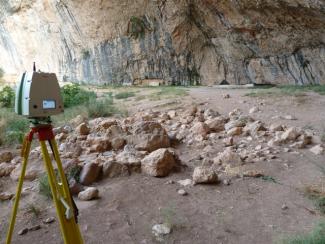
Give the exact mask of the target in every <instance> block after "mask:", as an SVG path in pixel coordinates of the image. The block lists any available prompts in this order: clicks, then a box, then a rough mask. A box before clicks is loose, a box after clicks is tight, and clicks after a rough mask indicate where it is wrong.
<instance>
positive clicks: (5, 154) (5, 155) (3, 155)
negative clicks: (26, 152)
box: [0, 151, 13, 163]
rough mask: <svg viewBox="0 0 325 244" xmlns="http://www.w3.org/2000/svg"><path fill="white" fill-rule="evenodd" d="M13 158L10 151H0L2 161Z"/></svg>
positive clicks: (0, 161)
mask: <svg viewBox="0 0 325 244" xmlns="http://www.w3.org/2000/svg"><path fill="white" fill-rule="evenodd" d="M12 159H13V155H12V153H11V152H10V151H4V152H1V153H0V163H2V162H10V161H11V160H12Z"/></svg>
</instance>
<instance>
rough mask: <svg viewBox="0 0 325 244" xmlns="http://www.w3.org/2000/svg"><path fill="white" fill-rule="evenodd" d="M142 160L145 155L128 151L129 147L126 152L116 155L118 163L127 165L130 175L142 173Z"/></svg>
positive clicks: (125, 148) (125, 149)
mask: <svg viewBox="0 0 325 244" xmlns="http://www.w3.org/2000/svg"><path fill="white" fill-rule="evenodd" d="M142 158H143V155H141V154H140V153H138V152H136V151H133V150H129V149H127V146H125V147H124V150H123V151H122V152H120V153H119V154H117V155H116V162H117V163H119V164H121V165H125V166H126V167H127V169H128V171H129V172H130V173H131V172H136V173H140V172H141V159H142Z"/></svg>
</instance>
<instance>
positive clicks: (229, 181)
mask: <svg viewBox="0 0 325 244" xmlns="http://www.w3.org/2000/svg"><path fill="white" fill-rule="evenodd" d="M222 183H223V184H224V185H226V186H229V185H230V184H231V180H230V179H224V180H223V181H222Z"/></svg>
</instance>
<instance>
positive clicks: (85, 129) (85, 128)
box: [76, 123, 90, 136]
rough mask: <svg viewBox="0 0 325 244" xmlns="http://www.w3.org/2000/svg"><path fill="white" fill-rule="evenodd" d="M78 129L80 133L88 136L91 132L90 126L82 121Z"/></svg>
mask: <svg viewBox="0 0 325 244" xmlns="http://www.w3.org/2000/svg"><path fill="white" fill-rule="evenodd" d="M76 131H77V133H78V134H79V135H82V136H86V135H88V134H89V132H90V128H89V127H88V125H87V124H86V123H81V124H80V125H79V126H78V127H77V128H76Z"/></svg>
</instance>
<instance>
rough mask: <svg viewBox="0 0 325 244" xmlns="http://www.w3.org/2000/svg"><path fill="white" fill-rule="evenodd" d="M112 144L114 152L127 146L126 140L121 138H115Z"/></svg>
mask: <svg viewBox="0 0 325 244" xmlns="http://www.w3.org/2000/svg"><path fill="white" fill-rule="evenodd" d="M111 144H112V148H113V149H114V150H119V149H122V148H123V147H124V145H125V140H124V138H121V137H117V138H114V139H113V140H112V141H111Z"/></svg>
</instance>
